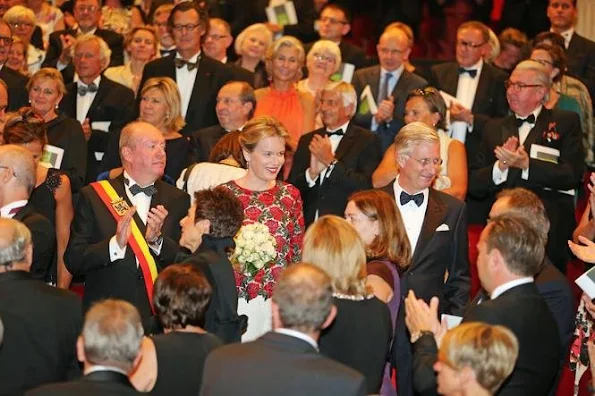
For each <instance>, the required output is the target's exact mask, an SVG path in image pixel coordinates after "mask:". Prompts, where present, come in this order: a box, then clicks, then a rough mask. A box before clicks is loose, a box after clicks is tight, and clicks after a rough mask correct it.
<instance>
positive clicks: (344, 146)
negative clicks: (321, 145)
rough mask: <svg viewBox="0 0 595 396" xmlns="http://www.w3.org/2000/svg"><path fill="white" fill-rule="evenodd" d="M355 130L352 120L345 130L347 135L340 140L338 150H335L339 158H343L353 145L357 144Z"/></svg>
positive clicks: (336, 156)
mask: <svg viewBox="0 0 595 396" xmlns="http://www.w3.org/2000/svg"><path fill="white" fill-rule="evenodd" d="M355 141H356V139H355V132H353V125H352V123H351V122H350V123H349V126H348V127H347V131H345V135H344V136H343V139H341V141H340V142H339V146H337V150H336V151H335V158H336V159H337V160H341V158H343V156H344V155H345V154H347V152H348V151H349V150H350V149H351V147H352V146H353V145H354V144H355Z"/></svg>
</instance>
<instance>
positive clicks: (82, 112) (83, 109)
mask: <svg viewBox="0 0 595 396" xmlns="http://www.w3.org/2000/svg"><path fill="white" fill-rule="evenodd" d="M100 82H101V76H97V78H96V79H95V80H93V83H94V84H95V85H97V88H98V89H99V83H100ZM76 84H77V88H78V87H79V86H80V85H84V86H87V84H85V83H83V82H82V81H81V80H80V79H77V82H76ZM95 95H97V91H95V92H90V91H89V92H87V94H86V95H85V96H81V95H79V94H78V92H77V94H76V119H77V121H78V122H80V123H81V124H82V123H83V122H85V118H87V113H88V112H89V109H90V108H91V104H92V103H93V100H94V99H95Z"/></svg>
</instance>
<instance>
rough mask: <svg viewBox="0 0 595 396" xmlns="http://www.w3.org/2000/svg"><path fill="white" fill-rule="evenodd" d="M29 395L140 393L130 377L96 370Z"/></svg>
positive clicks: (93, 395)
mask: <svg viewBox="0 0 595 396" xmlns="http://www.w3.org/2000/svg"><path fill="white" fill-rule="evenodd" d="M26 395H27V396H54V395H55V396H61V395H73V396H74V395H86V396H104V395H114V396H116V395H122V396H126V395H140V392H138V391H137V390H136V389H134V387H133V386H132V384H131V383H130V381H129V380H128V377H126V376H125V375H123V374H120V373H118V372H115V371H109V370H104V371H94V372H92V373H89V374H87V375H85V376H84V377H82V378H81V379H79V380H77V381H72V382H65V383H61V384H50V385H45V386H42V387H39V388H37V389H34V390H32V391H29V392H27V393H26Z"/></svg>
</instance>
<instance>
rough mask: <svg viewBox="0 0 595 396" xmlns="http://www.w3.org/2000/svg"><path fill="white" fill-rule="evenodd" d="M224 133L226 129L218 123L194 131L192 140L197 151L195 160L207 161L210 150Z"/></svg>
mask: <svg viewBox="0 0 595 396" xmlns="http://www.w3.org/2000/svg"><path fill="white" fill-rule="evenodd" d="M226 133H227V131H226V130H225V129H223V127H222V126H221V125H219V124H217V125H213V126H210V127H208V128H203V129H201V130H199V131H196V132H194V133H193V134H192V141H193V144H194V147H196V151H197V153H196V158H197V162H206V161H208V160H209V156H210V155H211V150H212V149H213V147H215V145H216V144H217V142H218V141H219V139H221V138H222V137H223V136H225V134H226Z"/></svg>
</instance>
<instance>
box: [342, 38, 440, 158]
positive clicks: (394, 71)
mask: <svg viewBox="0 0 595 396" xmlns="http://www.w3.org/2000/svg"><path fill="white" fill-rule="evenodd" d="M376 50H377V51H378V59H379V60H380V65H378V66H372V67H368V68H365V69H360V70H358V71H357V72H356V73H355V77H354V82H353V86H354V88H355V91H356V92H357V97H358V98H361V93H362V91H363V90H364V89H365V88H366V87H367V86H369V87H370V90H371V92H372V96H373V97H374V101H375V102H376V104H377V106H378V112H377V113H376V114H371V113H370V112H368V113H367V114H359V112H358V114H356V116H355V118H354V122H355V123H357V124H358V125H359V126H361V127H363V128H366V129H370V130H372V131H373V132H376V134H377V135H378V137H379V139H380V143H381V145H382V151H383V152H384V151H386V149H387V148H388V146H390V145H391V143H392V142H393V140H394V139H395V135H396V134H397V131H399V130H400V129H401V128H402V127H403V125H405V122H404V121H403V115H404V112H405V101H406V100H407V95H408V94H409V92H410V91H411V90H413V89H419V88H424V87H425V86H426V85H428V83H427V81H426V80H424V79H423V78H421V77H419V76H418V75H416V74H413V73H410V72H408V71H407V70H405V62H407V60H408V59H409V54H410V53H411V47H410V45H409V39H408V38H407V36H406V35H405V33H404V32H403V31H402V30H401V29H389V30H387V31H385V32H384V33H383V34H382V36H380V40H379V41H378V45H377V46H376Z"/></svg>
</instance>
